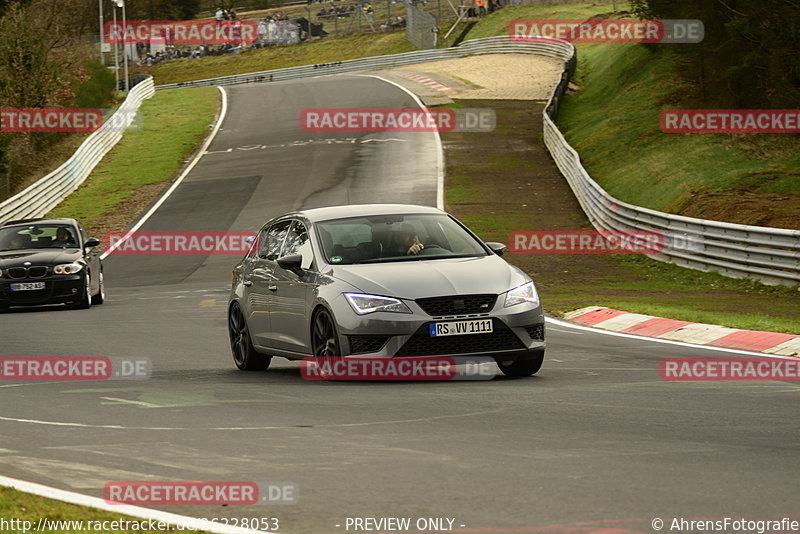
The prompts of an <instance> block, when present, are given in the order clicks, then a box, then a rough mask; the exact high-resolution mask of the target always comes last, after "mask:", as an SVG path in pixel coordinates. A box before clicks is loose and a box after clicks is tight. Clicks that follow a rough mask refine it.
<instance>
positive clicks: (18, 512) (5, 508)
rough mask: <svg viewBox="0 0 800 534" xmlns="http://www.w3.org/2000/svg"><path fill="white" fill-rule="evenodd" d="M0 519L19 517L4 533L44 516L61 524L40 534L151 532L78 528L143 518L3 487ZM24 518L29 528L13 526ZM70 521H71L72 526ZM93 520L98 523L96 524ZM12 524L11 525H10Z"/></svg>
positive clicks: (36, 523)
mask: <svg viewBox="0 0 800 534" xmlns="http://www.w3.org/2000/svg"><path fill="white" fill-rule="evenodd" d="M0 518H3V519H4V520H5V521H11V520H14V519H16V520H18V522H16V523H14V524H13V525H7V526H9V528H4V529H3V532H13V533H24V532H32V531H33V529H35V528H36V527H37V525H38V524H39V520H40V519H41V518H47V519H48V520H49V521H50V526H55V527H60V528H46V529H42V530H38V531H37V532H43V533H58V534H79V533H85V532H87V531H94V532H108V533H115V534H144V533H148V532H149V533H152V532H153V530H143V529H116V530H114V529H110V528H96V529H93V528H83V529H81V528H80V526H79V525H78V524H77V523H78V522H83V526H84V527H87V526H89V525H96V526H102V524H103V522H104V521H108V522H109V523H106V525H107V526H109V527H110V526H112V524H111V523H110V522H111V521H132V522H139V523H141V522H145V523H146V521H145V520H143V519H137V518H134V517H127V516H122V515H120V514H114V513H111V512H102V511H98V510H95V509H93V508H88V507H86V506H76V505H74V504H68V503H65V502H61V501H56V500H52V499H46V498H44V497H39V496H37V495H31V494H29V493H23V492H21V491H17V490H14V489H11V488H5V487H0ZM24 521H30V522H31V525H30V526H31V528H30V529H28V530H25V529H24V528H16V527H22V525H23V524H24V523H23V524H21V523H20V522H24ZM54 521H63V522H64V523H61V524H56V525H54V524H53V522H54ZM69 522H72V523H71V526H70V524H69ZM88 522H91V523H88ZM94 522H99V524H98V523H94ZM119 525H121V524H118V526H119ZM12 526H13V527H14V528H11V527H12ZM163 532H167V531H163ZM169 532H187V533H188V532H194V533H199V532H202V531H197V530H195V531H190V530H181V529H174V530H171V531H169Z"/></svg>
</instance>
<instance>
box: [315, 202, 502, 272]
mask: <svg viewBox="0 0 800 534" xmlns="http://www.w3.org/2000/svg"><path fill="white" fill-rule="evenodd" d="M316 227H317V233H318V234H319V238H320V242H321V245H322V250H323V253H324V254H325V258H326V260H327V261H328V263H331V264H334V265H352V264H357V263H384V262H397V261H413V260H431V259H442V258H468V257H476V256H486V255H487V252H486V249H485V248H484V247H483V245H482V244H481V243H480V242H479V241H478V240H477V239H476V238H475V237H473V236H472V235H471V234H470V233H469V232H467V231H466V230H465V229H464V228H463V227H462V226H461V225H459V224H458V223H457V222H456V221H454V220H453V219H452V218H450V217H448V216H446V215H439V214H405V215H380V216H369V217H352V218H347V219H335V220H330V221H323V222H319V223H317V225H316Z"/></svg>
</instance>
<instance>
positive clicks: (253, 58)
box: [142, 31, 414, 85]
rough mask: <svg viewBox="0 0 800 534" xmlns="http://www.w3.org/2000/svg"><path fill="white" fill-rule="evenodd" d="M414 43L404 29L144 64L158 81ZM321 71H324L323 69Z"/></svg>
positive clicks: (401, 48) (389, 50)
mask: <svg viewBox="0 0 800 534" xmlns="http://www.w3.org/2000/svg"><path fill="white" fill-rule="evenodd" d="M411 50H414V47H413V46H412V45H411V43H409V42H408V40H407V39H406V34H405V32H404V31H396V32H389V33H368V34H360V35H351V36H347V37H337V38H331V39H323V40H320V41H313V42H309V43H304V44H302V45H287V46H278V47H270V48H262V49H256V50H248V51H245V52H242V53H241V54H226V55H224V56H210V57H204V58H196V59H191V58H186V59H175V60H171V61H165V62H162V63H159V64H157V65H155V66H153V67H150V68H145V69H143V70H142V72H143V73H146V74H151V75H152V76H153V77H154V78H155V83H156V85H162V84H168V83H177V82H185V81H190V80H201V79H204V78H216V77H218V76H230V75H232V74H242V73H247V72H256V71H261V70H270V69H280V68H284V67H295V66H298V65H313V64H319V63H331V62H335V61H342V60H345V59H357V58H362V57H369V56H380V55H384V54H397V53H400V52H409V51H411ZM320 74H325V72H324V71H320Z"/></svg>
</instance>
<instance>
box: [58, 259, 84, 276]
mask: <svg viewBox="0 0 800 534" xmlns="http://www.w3.org/2000/svg"><path fill="white" fill-rule="evenodd" d="M81 269H83V265H82V264H80V263H78V262H77V261H76V262H75V263H65V264H63V265H56V266H55V267H53V273H54V274H75V273H79V272H80V271H81Z"/></svg>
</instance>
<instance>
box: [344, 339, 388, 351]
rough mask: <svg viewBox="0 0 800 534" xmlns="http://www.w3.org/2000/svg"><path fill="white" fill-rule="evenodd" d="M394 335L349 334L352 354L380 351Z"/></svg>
mask: <svg viewBox="0 0 800 534" xmlns="http://www.w3.org/2000/svg"><path fill="white" fill-rule="evenodd" d="M390 337H392V336H347V338H348V339H349V340H350V354H366V353H368V352H378V351H379V350H381V348H383V346H384V345H385V344H386V341H388V340H389V338H390Z"/></svg>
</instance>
